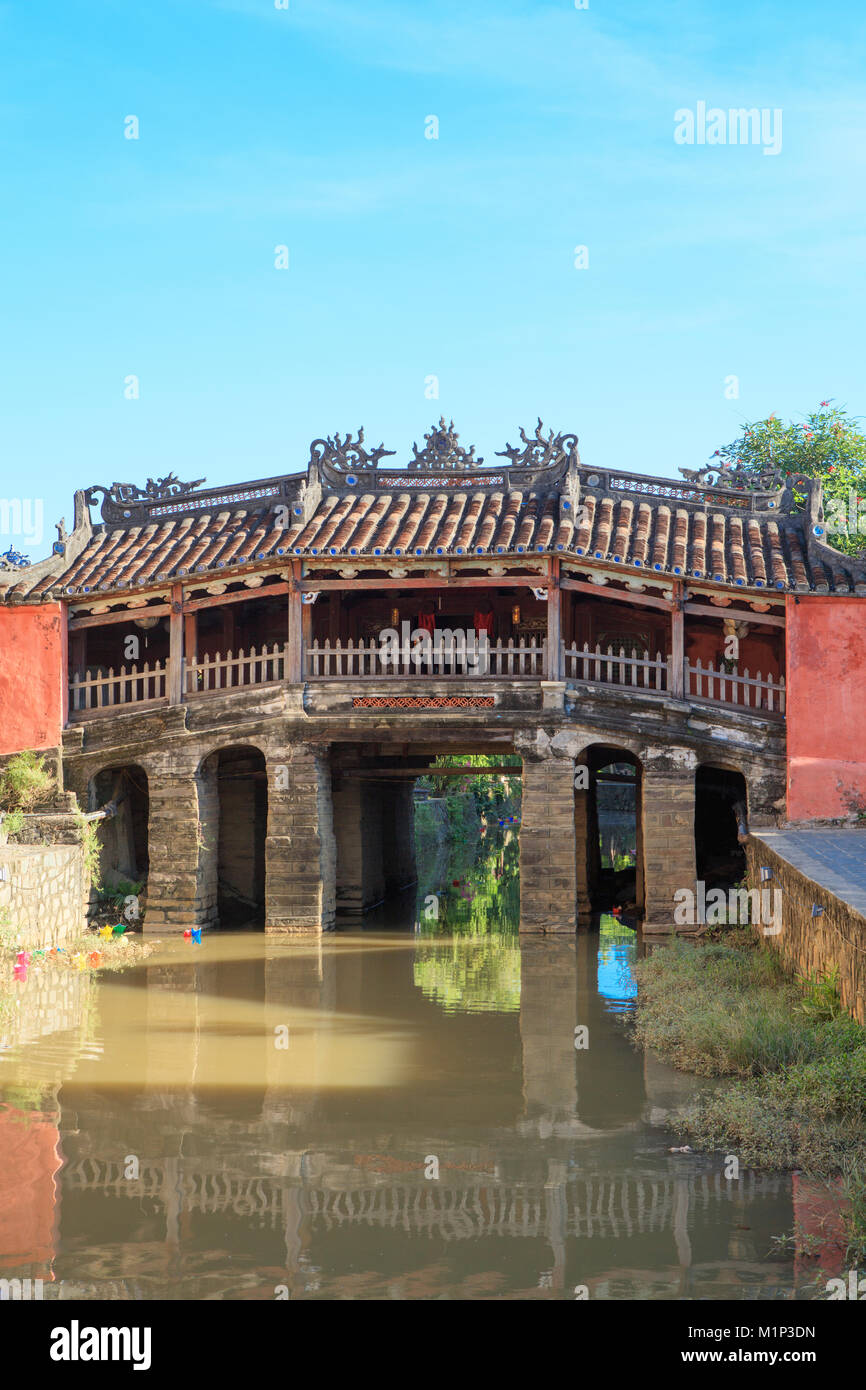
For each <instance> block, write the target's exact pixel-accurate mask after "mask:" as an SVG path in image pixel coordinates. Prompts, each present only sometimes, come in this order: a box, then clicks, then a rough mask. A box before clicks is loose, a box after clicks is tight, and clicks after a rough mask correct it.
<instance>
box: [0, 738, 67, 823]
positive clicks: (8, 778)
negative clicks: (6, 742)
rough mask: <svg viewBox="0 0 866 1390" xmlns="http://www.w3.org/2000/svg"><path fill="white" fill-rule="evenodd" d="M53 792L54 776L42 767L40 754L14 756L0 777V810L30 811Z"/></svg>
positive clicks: (29, 753) (28, 752)
mask: <svg viewBox="0 0 866 1390" xmlns="http://www.w3.org/2000/svg"><path fill="white" fill-rule="evenodd" d="M56 789H57V784H56V782H55V780H54V776H53V774H52V773H51V772H49V771H48V770H47V769H46V767H45V755H44V754H39V753H32V752H30V751H26V752H24V753H16V755H15V757H14V758H10V760H9V762H8V763H7V764H6V767H5V769H4V771H3V773H2V774H0V810H4V811H32V810H33V808H34V806H38V805H39V804H40V803H41V802H44V801H47V800H48V799H49V797H51V796H52V795H53V793H54V792H55V791H56Z"/></svg>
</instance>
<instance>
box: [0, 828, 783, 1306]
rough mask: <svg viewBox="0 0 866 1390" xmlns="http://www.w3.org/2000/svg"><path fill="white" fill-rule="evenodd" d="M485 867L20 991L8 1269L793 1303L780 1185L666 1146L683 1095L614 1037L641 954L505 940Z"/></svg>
mask: <svg viewBox="0 0 866 1390" xmlns="http://www.w3.org/2000/svg"><path fill="white" fill-rule="evenodd" d="M484 854H485V855H487V856H488V857H487V859H486V860H485V862H484V863H483V864H482V866H481V868H480V869H477V865H476V869H477V872H476V873H475V877H474V878H473V870H472V868H471V866H470V869H469V870H467V869H466V868H465V866H464V868H463V870H462V877H460V874H459V873H458V878H457V882H456V883H455V882H454V881H453V880H451V881H448V880H447V876H446V878H445V881H444V883H443V882H437V889H438V890H439V891H437V893H435V894H434V895H433V903H434V904H435V911H436V913H438V916H431V902H430V901H429V897H430V895H429V894H428V893H427V891H426V888H429V886H430V885H429V884H427V885H426V888H425V887H424V886H422V888H421V889H419V891H418V894H417V896H416V895H415V894H414V893H413V894H410V895H408V896H407V897H404V899H403V900H401V901H400V902H398V903H397V904H396V905H395V906H392V907H391V908H390V909H389V910H388V912H387V913H384V912H382V913H381V914H379V915H378V916H375V915H374V916H373V918H371V919H367V920H366V921H365V925H364V927H363V928H361V927H359V926H358V925H357V924H356V925H354V926H353V925H350V924H344V925H343V927H342V928H341V929H340V930H338V931H337V932H335V933H332V934H329V935H328V936H326V937H324V938H322V939H321V940H320V941H308V942H303V941H298V940H291V939H287V938H283V939H279V938H270V937H268V938H266V937H265V936H264V935H263V934H262V933H261V932H230V933H223V932H213V933H210V934H208V933H206V934H205V935H204V938H203V940H202V944H201V946H194V945H192V944H190V943H187V942H185V941H183V940H179V939H177V938H172V939H167V938H166V939H164V940H163V941H162V942H161V943H160V944H159V945H158V946H157V947H156V949H155V951H154V953H153V955H152V956H151V957H150V958H149V959H148V960H147V961H146V962H144V963H142V964H140V965H138V966H136V967H134V968H131V969H129V970H127V971H124V972H122V973H120V974H115V975H105V976H102V977H99V976H97V977H94V978H93V979H92V980H87V979H84V980H83V981H82V978H81V977H75V976H73V975H72V974H71V973H70V974H67V975H64V976H57V978H56V981H55V983H53V984H52V985H51V987H50V988H49V987H46V986H45V984H44V979H45V977H43V985H42V987H41V994H40V993H39V992H38V989H37V988H36V987H35V986H34V993H33V995H32V996H31V997H30V999H29V1001H28V999H27V998H26V996H25V994H24V991H25V990H27V989H29V988H30V982H28V984H27V985H26V986H22V990H21V993H20V994H19V996H18V998H19V1001H20V1002H19V1003H18V1004H17V1012H16V1014H15V1016H14V1018H13V1019H12V1021H11V1022H10V1021H9V1020H8V1018H7V1019H6V1021H5V1022H0V1035H2V1042H3V1046H2V1050H0V1276H3V1277H5V1278H8V1279H11V1278H13V1277H21V1278H25V1277H31V1278H42V1279H43V1281H44V1289H45V1294H44V1296H45V1297H61V1298H79V1297H85V1298H93V1299H163V1298H169V1299H202V1298H217V1299H228V1300H233V1299H273V1298H276V1297H289V1298H293V1299H346V1298H352V1299H436V1298H439V1299H503V1298H505V1299H508V1298H519V1299H525V1298H532V1299H574V1298H575V1297H576V1293H577V1292H581V1291H582V1290H583V1289H585V1290H586V1291H587V1292H588V1295H589V1297H591V1298H605V1299H731V1298H734V1299H786V1298H790V1297H792V1296H796V1280H795V1271H794V1267H793V1264H792V1262H791V1260H790V1258H789V1257H788V1256H786V1255H782V1254H779V1253H778V1250H777V1249H776V1247H774V1244H773V1237H774V1236H778V1235H780V1234H782V1233H784V1232H786V1231H789V1230H790V1229H791V1228H792V1226H793V1224H794V1211H793V1206H792V1190H791V1180H790V1178H789V1177H787V1176H784V1175H776V1174H765V1173H758V1172H751V1171H746V1172H744V1173H742V1174H741V1176H740V1178H739V1179H738V1180H737V1181H730V1180H727V1179H726V1178H725V1176H724V1161H723V1156H722V1155H713V1156H701V1155H694V1154H692V1155H683V1154H673V1153H671V1152H669V1150H670V1148H671V1147H672V1146H673V1145H677V1144H679V1143H681V1142H682V1140H681V1138H679V1137H678V1136H677V1135H676V1134H675V1133H673V1134H672V1133H671V1132H670V1131H669V1130H668V1129H666V1128H665V1127H664V1122H665V1119H666V1117H667V1116H668V1115H670V1114H671V1113H673V1112H674V1111H675V1110H676V1108H677V1107H678V1106H680V1105H682V1104H683V1103H685V1102H687V1100H688V1099H689V1097H690V1096H691V1095H692V1094H693V1092H694V1090H695V1087H696V1085H697V1083H696V1082H695V1081H694V1079H692V1078H690V1077H687V1076H684V1075H682V1074H681V1073H677V1072H676V1071H674V1070H673V1069H671V1068H669V1067H667V1066H665V1065H664V1064H662V1063H661V1062H659V1061H658V1060H657V1059H655V1058H653V1057H651V1056H646V1055H644V1054H642V1053H640V1052H637V1051H635V1050H634V1049H633V1048H632V1046H631V1044H630V1042H629V1041H628V1037H627V1034H626V1031H625V1029H624V1027H623V1015H624V1014H627V1013H628V1011H629V1010H630V1009H631V1008H632V1007H633V1000H634V992H635V991H634V978H633V974H632V970H633V965H634V961H635V959H636V955H637V953H638V951H639V950H640V949H642V948H641V946H640V942H639V937H638V936H636V935H635V933H634V932H633V931H631V930H629V929H628V928H627V927H625V926H623V925H622V924H621V923H619V922H618V921H617V920H616V919H615V918H613V917H606V918H603V919H601V921H600V923H599V924H598V926H597V928H596V929H595V930H592V931H588V932H582V933H580V934H578V935H577V936H574V937H572V936H568V937H564V938H560V939H556V938H538V937H533V938H523V939H522V940H521V939H520V938H519V936H518V934H517V932H516V922H515V921H514V920H513V915H514V906H513V905H514V902H515V901H516V900H515V898H514V895H513V893H511V894H510V895H509V892H508V891H507V887H506V884H505V882H504V879H503V875H504V873H505V870H504V869H503V867H502V866H503V864H505V858H504V857H503V856H502V854H501V853H500V854H499V857H498V859H497V857H496V856H495V855H494V857H493V859H492V860H491V859H490V856H489V853H488V849H487V848H484ZM491 864H492V865H493V867H492V868H491ZM497 864H498V865H499V866H500V867H499V868H497V867H496V865H497ZM497 876H498V877H497ZM441 878H442V875H440V879H441ZM497 895H499V897H498V898H497ZM425 902H426V907H425ZM497 913H499V916H498V918H497ZM31 979H36V977H35V976H31ZM76 981H77V982H76ZM73 984H74V985H75V988H74V991H73V990H72V986H73ZM71 991H72V992H71ZM582 1028H586V1029H587V1030H588V1034H587V1036H588V1043H589V1046H588V1047H587V1048H585V1049H584V1048H580V1049H578V1048H576V1047H575V1038H576V1033H575V1030H576V1029H582ZM581 1036H582V1035H581V1034H577V1037H578V1040H579V1039H580V1037H581Z"/></svg>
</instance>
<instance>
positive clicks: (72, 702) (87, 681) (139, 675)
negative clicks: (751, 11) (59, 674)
mask: <svg viewBox="0 0 866 1390" xmlns="http://www.w3.org/2000/svg"><path fill="white" fill-rule="evenodd" d="M167 698H168V686H167V669H166V665H165V664H163V663H162V662H159V661H155V662H154V664H153V666H152V667H151V666H150V665H149V663H148V662H145V663H144V665H143V666H142V667H141V669H140V670H139V668H138V667H137V666H130V667H128V668H127V667H126V666H121V668H120V670H119V671H117V672H115V670H114V667H113V666H111V667H109V669H108V670H107V671H106V670H102V669H100V668H94V667H88V668H87V670H86V671H85V673H84V675H83V676H73V677H72V678H71V679H70V682H69V709H70V713H71V714H78V713H79V712H81V711H88V712H92V711H99V710H110V709H115V708H116V707H117V706H118V705H144V704H152V703H153V702H154V701H155V700H165V699H167Z"/></svg>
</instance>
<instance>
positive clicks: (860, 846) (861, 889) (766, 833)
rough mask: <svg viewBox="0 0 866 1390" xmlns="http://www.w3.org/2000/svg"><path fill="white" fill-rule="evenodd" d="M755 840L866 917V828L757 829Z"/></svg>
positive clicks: (753, 833)
mask: <svg viewBox="0 0 866 1390" xmlns="http://www.w3.org/2000/svg"><path fill="white" fill-rule="evenodd" d="M752 837H753V839H755V840H761V841H762V842H763V843H764V844H765V845H766V846H767V847H768V848H769V849H772V850H775V852H776V854H778V855H779V856H780V858H782V859H785V860H786V861H787V862H788V863H789V864H791V865H793V867H794V868H795V869H798V870H799V871H800V873H801V874H805V875H806V877H807V878H811V879H812V880H813V882H814V883H818V884H820V886H821V887H822V888H826V889H827V891H828V893H832V894H833V895H834V896H835V897H837V898H839V899H840V900H841V901H842V902H844V903H847V904H848V905H849V907H853V908H854V909H855V911H857V912H860V913H862V914H863V916H864V917H866V829H863V830H834V829H832V828H828V829H826V830H756V831H753V832H752Z"/></svg>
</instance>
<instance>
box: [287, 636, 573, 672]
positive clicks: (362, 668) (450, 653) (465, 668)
mask: <svg viewBox="0 0 866 1390" xmlns="http://www.w3.org/2000/svg"><path fill="white" fill-rule="evenodd" d="M546 653H547V642H546V641H545V640H543V641H540V642H537V643H525V642H523V641H519V642H515V641H514V639H513V638H511V639H509V641H508V642H488V643H476V644H473V645H470V647H469V648H467V646H466V644H465V642H463V641H460V640H458V639H457V638H456V637H455V636H453V635H452V636H450V637H448V638H444V639H442V640H441V641H440V640H437V642H436V643H435V644H433V645H431V647H430V649H428V650H427V651H426V652H425V651H424V649H423V648H422V649H420V650H419V649H418V648H417V647H413V646H411V645H408V644H406V643H402V644H400V645H399V646H397V645H395V646H394V647H392V648H389V647H388V646H387V645H384V644H383V643H382V642H381V641H371V642H370V643H369V644H368V643H365V642H363V641H361V642H358V643H357V644H356V643H354V642H352V641H351V640H350V641H348V642H340V641H337V642H334V643H333V644H332V643H331V642H330V641H327V640H326V641H325V642H322V643H319V642H318V641H316V642H313V643H312V644H311V645H310V646H309V647H307V649H306V651H305V652H304V674H305V677H306V679H307V680H338V679H340V678H341V677H342V678H346V677H352V678H353V679H355V680H366V679H378V680H382V679H388V678H389V677H395V678H397V679H399V680H406V679H412V678H414V677H422V678H423V677H427V678H429V677H431V676H435V677H437V678H439V677H443V678H446V679H447V678H449V677H451V678H456V677H460V678H462V679H467V678H469V679H471V678H472V677H478V678H480V679H486V678H488V677H490V676H499V677H505V678H507V679H510V680H513V679H519V678H520V677H525V678H526V679H529V680H540V679H541V678H542V677H543V675H544V671H545V659H546Z"/></svg>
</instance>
